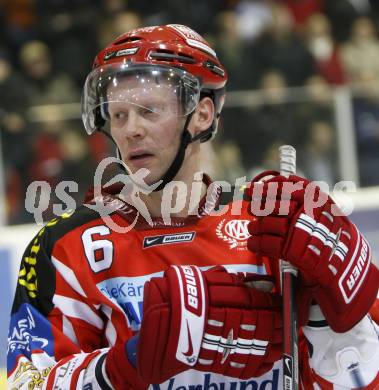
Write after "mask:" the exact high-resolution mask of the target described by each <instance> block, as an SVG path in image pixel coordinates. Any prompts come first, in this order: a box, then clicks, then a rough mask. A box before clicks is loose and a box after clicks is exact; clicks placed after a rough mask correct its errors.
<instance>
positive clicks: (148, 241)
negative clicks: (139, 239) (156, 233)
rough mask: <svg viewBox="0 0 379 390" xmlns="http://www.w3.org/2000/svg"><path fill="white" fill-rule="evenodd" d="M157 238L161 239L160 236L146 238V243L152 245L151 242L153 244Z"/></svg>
mask: <svg viewBox="0 0 379 390" xmlns="http://www.w3.org/2000/svg"><path fill="white" fill-rule="evenodd" d="M157 240H159V238H152V239H150V240H149V239H148V238H146V241H145V242H146V244H147V245H150V244H152V243H153V242H155V241H157Z"/></svg>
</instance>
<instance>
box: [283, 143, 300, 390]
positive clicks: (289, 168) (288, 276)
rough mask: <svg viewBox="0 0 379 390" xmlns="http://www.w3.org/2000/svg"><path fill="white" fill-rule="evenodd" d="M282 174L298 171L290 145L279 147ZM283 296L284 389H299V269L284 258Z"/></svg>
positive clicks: (293, 150)
mask: <svg viewBox="0 0 379 390" xmlns="http://www.w3.org/2000/svg"><path fill="white" fill-rule="evenodd" d="M279 154H280V174H281V175H283V176H286V177H288V176H289V175H291V174H295V173H296V150H295V148H293V147H292V146H290V145H283V146H281V147H280V148H279ZM280 269H281V282H282V296H283V340H284V342H283V389H284V390H298V387H299V372H298V340H297V308H296V275H297V270H296V268H295V267H293V266H292V265H291V264H289V263H288V262H287V261H285V260H284V259H281V260H280Z"/></svg>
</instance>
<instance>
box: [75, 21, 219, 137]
mask: <svg viewBox="0 0 379 390" xmlns="http://www.w3.org/2000/svg"><path fill="white" fill-rule="evenodd" d="M141 73H142V74H143V75H144V77H145V78H146V77H147V79H148V80H149V81H150V84H149V86H151V85H153V81H154V80H155V83H156V84H157V83H159V82H160V81H162V80H163V79H165V80H167V79H169V80H170V86H171V85H173V86H174V89H173V93H175V94H177V95H178V96H179V95H180V101H181V103H182V114H183V115H188V114H190V113H191V112H192V111H193V110H194V109H195V107H196V105H197V103H198V101H199V98H200V94H203V95H204V94H206V95H208V96H210V97H211V98H212V99H213V101H214V104H215V108H216V115H217V116H218V115H219V113H220V111H221V108H222V104H221V103H220V102H221V96H223V95H224V87H225V84H226V81H227V74H226V71H225V69H224V67H223V66H222V64H221V63H220V61H219V60H218V58H217V56H216V53H215V52H214V50H213V49H212V48H211V47H210V46H209V44H208V43H207V42H206V41H205V40H204V39H203V38H202V37H201V36H200V35H199V34H197V33H196V32H195V31H193V30H192V29H190V28H189V27H186V26H183V25H178V24H170V25H165V26H151V27H143V28H139V29H135V30H132V31H129V32H127V33H126V34H123V35H121V36H120V37H118V38H117V39H116V40H115V41H114V42H112V43H111V44H110V45H108V46H107V47H106V48H105V49H104V50H102V51H101V52H100V53H99V54H98V55H97V56H96V58H95V61H94V64H93V70H92V72H91V73H90V74H89V75H88V77H87V80H86V83H85V87H84V93H83V107H82V117H83V122H84V126H85V128H86V130H87V132H88V133H89V134H91V133H92V132H93V131H95V130H96V129H99V128H102V126H103V125H104V124H105V121H106V107H107V99H108V100H109V99H110V97H109V93H108V96H107V97H104V96H105V93H104V90H105V89H106V88H107V87H108V86H109V84H110V83H113V84H114V83H117V82H118V81H117V80H120V79H121V78H122V77H124V76H128V75H129V76H130V75H138V74H141ZM157 74H158V76H157ZM115 77H117V79H115ZM133 77H135V78H137V76H133ZM157 77H158V81H157ZM139 80H141V79H139ZM134 81H135V80H134ZM144 81H146V80H145V79H144ZM111 98H112V99H115V98H120V97H114V96H112V97H111ZM137 100H138V98H136V97H135V96H133V102H132V103H134V104H136V102H137ZM140 100H141V99H140ZM215 131H216V126H215V125H214V126H212V128H211V129H209V131H208V132H207V134H204V137H203V138H202V139H201V141H205V140H207V139H209V138H210V137H211V135H212V133H214V132H215Z"/></svg>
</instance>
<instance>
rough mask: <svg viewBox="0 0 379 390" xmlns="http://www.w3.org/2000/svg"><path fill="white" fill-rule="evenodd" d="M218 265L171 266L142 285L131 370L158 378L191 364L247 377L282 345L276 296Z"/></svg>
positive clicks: (269, 361) (277, 355)
mask: <svg viewBox="0 0 379 390" xmlns="http://www.w3.org/2000/svg"><path fill="white" fill-rule="evenodd" d="M248 280H249V279H248V278H245V277H244V276H243V275H242V274H230V273H228V272H226V270H225V269H224V268H223V267H216V268H213V269H211V270H209V271H205V272H202V271H201V270H200V269H199V268H198V267H196V266H172V267H171V268H170V269H169V270H168V271H166V272H165V275H164V277H163V278H152V279H151V280H150V281H149V282H147V283H146V285H145V290H144V302H143V313H144V314H143V319H142V326H141V330H140V333H139V342H138V350H137V369H138V372H139V375H140V377H141V378H142V379H143V380H144V381H145V382H148V383H162V382H164V381H166V380H167V379H169V378H171V377H172V376H174V375H176V374H178V373H180V372H182V371H186V370H188V369H190V368H193V369H197V370H201V371H207V372H214V373H219V374H223V375H227V376H231V377H238V378H243V379H246V378H250V377H256V376H260V375H262V374H264V373H265V372H267V371H269V370H270V369H271V368H272V366H273V363H274V362H275V361H276V360H278V359H279V358H280V356H281V351H282V318H281V303H280V302H281V298H280V296H278V295H277V294H274V293H266V292H262V291H259V290H257V289H255V288H251V287H247V286H246V284H245V282H247V281H248Z"/></svg>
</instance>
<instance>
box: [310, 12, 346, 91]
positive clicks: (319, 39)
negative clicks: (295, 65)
mask: <svg viewBox="0 0 379 390" xmlns="http://www.w3.org/2000/svg"><path fill="white" fill-rule="evenodd" d="M305 37H306V42H307V46H308V49H309V51H310V52H311V53H312V55H313V58H314V59H315V62H316V70H317V73H318V74H320V75H321V76H323V77H324V78H325V80H326V81H327V82H328V83H330V84H337V85H338V84H344V83H345V82H346V76H345V73H344V69H343V66H342V63H341V58H340V52H339V49H338V47H337V45H336V44H335V42H334V40H333V37H332V35H331V30H330V23H329V20H328V19H327V17H326V16H325V15H323V14H320V13H316V14H313V15H312V16H310V17H309V19H308V21H307V22H306V28H305Z"/></svg>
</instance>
